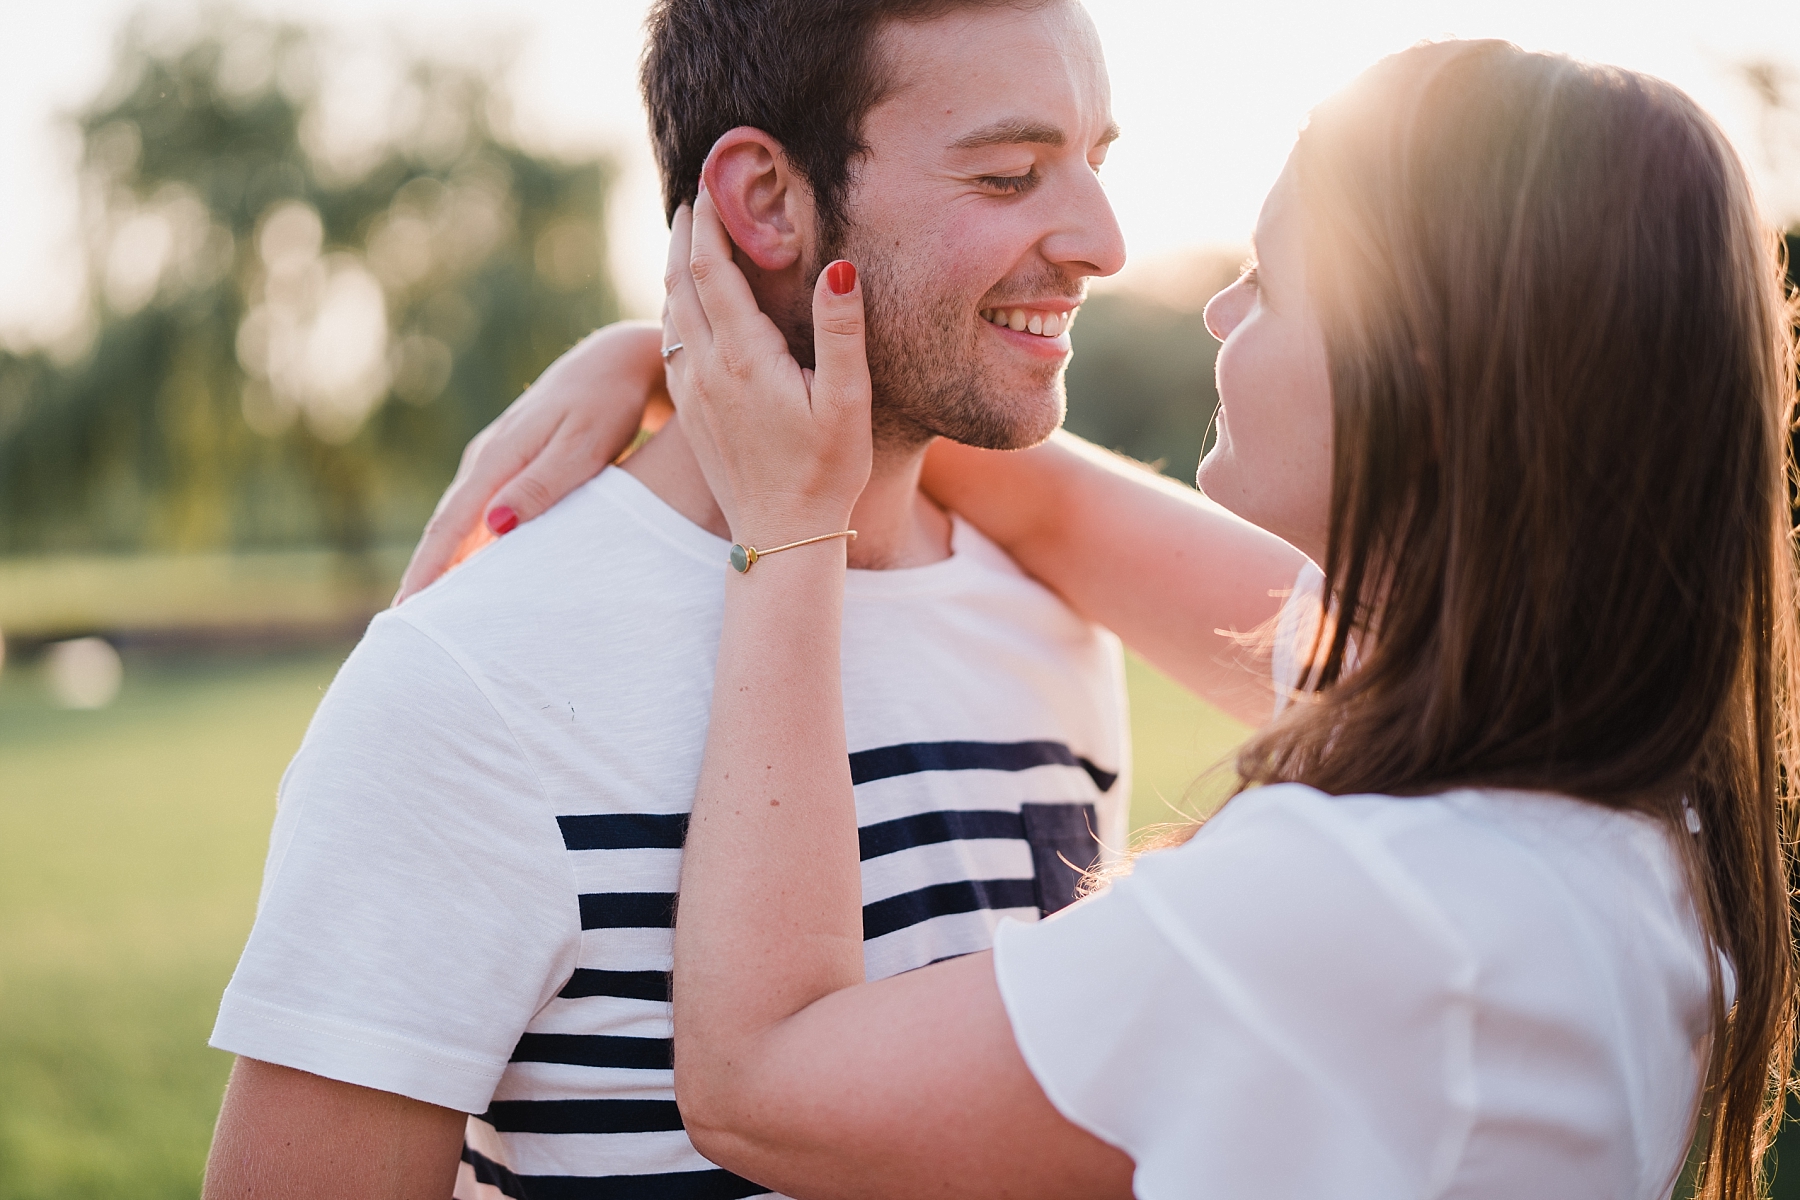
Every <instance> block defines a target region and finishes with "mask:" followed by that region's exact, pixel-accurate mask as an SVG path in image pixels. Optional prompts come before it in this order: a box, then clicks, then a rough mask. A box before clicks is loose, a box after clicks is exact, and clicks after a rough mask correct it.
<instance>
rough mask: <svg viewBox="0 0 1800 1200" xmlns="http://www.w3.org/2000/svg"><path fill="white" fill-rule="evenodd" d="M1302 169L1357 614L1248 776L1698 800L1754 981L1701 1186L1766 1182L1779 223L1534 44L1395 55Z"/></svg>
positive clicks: (1626, 104) (1777, 670)
mask: <svg viewBox="0 0 1800 1200" xmlns="http://www.w3.org/2000/svg"><path fill="white" fill-rule="evenodd" d="M1295 167H1296V170H1297V178H1298V182H1299V188H1300V195H1301V205H1302V211H1303V220H1304V222H1305V229H1306V247H1307V250H1306V252H1307V271H1308V284H1309V287H1310V289H1311V291H1312V294H1313V297H1314V299H1315V301H1316V303H1317V306H1318V309H1319V312H1320V322H1321V326H1322V328H1323V330H1324V334H1325V341H1326V348H1327V354H1328V360H1329V365H1330V376H1331V387H1332V404H1333V429H1332V433H1333V439H1334V440H1333V464H1332V481H1331V492H1332V508H1331V525H1330V534H1329V543H1328V551H1327V554H1326V557H1325V561H1324V563H1322V564H1321V565H1322V567H1323V568H1324V572H1325V577H1326V585H1325V586H1326V595H1327V596H1329V597H1330V598H1331V607H1332V609H1333V611H1335V612H1336V613H1337V614H1339V615H1340V617H1339V619H1338V620H1336V621H1333V622H1330V623H1327V622H1324V621H1321V623H1320V631H1321V633H1320V638H1319V641H1318V644H1317V646H1316V647H1315V649H1314V652H1313V655H1312V661H1311V664H1310V665H1309V667H1308V668H1307V672H1308V675H1307V678H1306V679H1305V680H1303V681H1302V682H1303V683H1304V684H1305V686H1306V687H1307V688H1309V689H1310V690H1313V691H1314V692H1315V693H1316V695H1315V696H1314V698H1313V702H1312V703H1302V704H1297V705H1295V706H1293V708H1291V709H1290V710H1289V712H1288V713H1287V714H1286V715H1285V716H1284V717H1283V718H1282V719H1281V720H1279V721H1277V722H1276V723H1274V724H1273V725H1271V726H1270V727H1268V728H1267V729H1266V730H1265V731H1264V732H1263V733H1261V734H1260V735H1259V736H1257V737H1256V738H1255V739H1253V740H1252V741H1251V742H1250V743H1249V744H1248V746H1247V747H1246V748H1245V749H1244V750H1243V751H1242V753H1241V756H1240V759H1239V763H1238V770H1239V774H1240V776H1241V778H1242V779H1243V781H1244V782H1245V783H1246V784H1256V783H1266V782H1273V781H1278V780H1294V781H1299V782H1302V783H1307V784H1310V785H1312V786H1314V787H1317V788H1319V789H1321V790H1323V791H1326V792H1329V793H1333V794H1346V793H1354V792H1380V793H1388V794H1395V795H1407V794H1421V793H1425V792H1431V791H1439V790H1442V789H1444V788H1446V787H1451V786H1459V785H1489V786H1503V787H1516V788H1529V789H1534V790H1540V791H1549V792H1556V793H1561V794H1566V795H1568V796H1571V797H1578V798H1580V799H1581V800H1583V801H1589V802H1594V803H1599V804H1604V805H1609V806H1613V807H1618V808H1630V809H1635V810H1639V811H1645V812H1649V813H1652V814H1656V815H1658V816H1660V817H1661V818H1663V819H1665V820H1667V821H1669V822H1670V824H1671V827H1672V828H1673V829H1675V830H1676V831H1678V835H1677V840H1678V842H1679V844H1681V845H1683V846H1684V847H1685V848H1686V849H1685V853H1687V855H1688V858H1689V871H1690V876H1691V879H1692V881H1693V884H1692V886H1693V891H1694V893H1695V898H1696V908H1697V910H1698V914H1699V920H1700V922H1701V924H1702V927H1703V928H1704V929H1705V931H1706V932H1707V933H1708V934H1710V935H1711V937H1712V938H1713V940H1714V941H1715V942H1716V944H1717V945H1718V946H1719V947H1720V948H1722V949H1723V951H1724V952H1725V954H1726V955H1727V956H1728V957H1729V960H1730V963H1731V966H1732V968H1733V971H1734V973H1735V976H1736V991H1735V1003H1734V1004H1733V1005H1732V1007H1731V1009H1730V1011H1729V1013H1727V1012H1726V1011H1725V1009H1724V1004H1723V1003H1722V1001H1721V1000H1720V999H1719V997H1721V996H1722V995H1723V993H1722V990H1721V988H1720V985H1719V975H1718V972H1717V969H1716V967H1715V970H1714V996H1715V1036H1714V1038H1713V1048H1712V1062H1711V1066H1710V1070H1709V1075H1708V1080H1707V1085H1708V1086H1707V1100H1706V1114H1705V1124H1704V1126H1703V1128H1704V1130H1705V1162H1704V1165H1703V1168H1702V1173H1701V1193H1700V1194H1702V1195H1704V1196H1707V1197H1727V1198H1730V1200H1750V1198H1751V1197H1754V1196H1755V1195H1757V1194H1758V1192H1759V1189H1760V1186H1761V1162H1762V1157H1763V1153H1764V1151H1765V1150H1766V1149H1767V1147H1768V1144H1769V1142H1770V1140H1771V1139H1772V1137H1773V1135H1774V1131H1775V1128H1776V1125H1777V1123H1778V1122H1779V1118H1780V1111H1781V1102H1782V1099H1783V1097H1784V1095H1785V1090H1786V1087H1787V1083H1788V1079H1789V1074H1790V1071H1791V1064H1792V1060H1793V1051H1794V1045H1793V1040H1794V1019H1795V951H1794V939H1793V934H1792V929H1791V918H1790V909H1789V874H1788V872H1789V853H1790V845H1789V843H1788V830H1789V828H1790V823H1789V819H1788V813H1789V802H1790V790H1791V789H1790V783H1791V781H1792V780H1793V778H1794V775H1793V774H1792V773H1793V771H1794V770H1795V768H1796V762H1797V760H1796V756H1795V716H1796V714H1795V700H1796V693H1797V690H1800V689H1797V688H1796V677H1795V670H1796V662H1797V656H1796V631H1795V624H1796V613H1795V552H1794V538H1793V533H1792V526H1791V517H1790V509H1789V479H1790V470H1789V449H1788V447H1789V429H1790V421H1791V419H1792V406H1793V401H1794V391H1795V375H1794V369H1795V368H1794V352H1793V346H1794V336H1793V317H1794V314H1793V310H1792V309H1791V308H1790V307H1789V306H1788V303H1787V301H1786V298H1785V294H1784V291H1783V284H1782V282H1781V280H1782V271H1781V264H1780V254H1779V251H1778V249H1777V245H1778V243H1777V239H1776V238H1775V236H1774V235H1773V233H1772V231H1771V230H1769V229H1768V228H1766V227H1765V225H1764V224H1763V222H1762V221H1761V219H1760V218H1759V216H1758V213H1757V208H1756V205H1755V202H1754V200H1753V198H1752V194H1751V189H1750V186H1749V184H1748V182H1747V180H1746V176H1745V172H1744V170H1743V167H1742V165H1741V163H1740V162H1739V160H1738V159H1737V157H1736V155H1735V154H1734V152H1733V151H1732V149H1731V147H1730V145H1729V144H1728V143H1727V142H1726V140H1725V138H1724V136H1723V135H1722V134H1721V133H1720V132H1719V130H1718V128H1717V127H1716V126H1715V125H1714V123H1713V122H1712V121H1711V120H1710V119H1709V118H1708V117H1706V115H1705V114H1703V113H1702V112H1701V111H1700V110H1699V109H1698V108H1697V107H1696V106H1695V105H1694V103H1693V102H1692V101H1691V100H1690V99H1688V98H1687V97H1686V96H1685V95H1684V94H1682V93H1681V92H1680V91H1679V90H1677V89H1676V88H1674V87H1672V86H1670V85H1669V84H1666V83H1663V82H1661V81H1658V80H1655V79H1652V78H1649V77H1646V76H1643V75H1639V74H1635V73H1632V72H1629V71H1622V70H1617V69H1613V68H1607V67H1598V66H1592V65H1587V64H1582V63H1577V62H1574V61H1572V60H1569V59H1566V58H1562V57H1557V56H1551V55H1543V54H1527V53H1525V52H1523V51H1521V50H1519V49H1517V48H1516V47H1513V46H1511V45H1508V44H1506V43H1501V42H1446V43H1438V44H1430V45H1422V46H1417V47H1414V48H1412V49H1411V50H1408V51H1405V52H1403V53H1401V54H1398V55H1395V56H1393V57H1392V58H1389V59H1387V60H1385V61H1384V62H1382V63H1381V64H1379V65H1377V66H1376V67H1375V68H1373V69H1371V70H1370V71H1369V72H1368V73H1367V74H1366V75H1365V76H1364V77H1363V78H1362V79H1361V80H1359V81H1358V82H1357V83H1356V84H1355V85H1353V86H1352V87H1351V88H1350V89H1349V90H1348V91H1346V92H1345V93H1343V94H1342V95H1340V96H1338V97H1337V98H1335V99H1333V100H1332V101H1329V102H1327V103H1326V104H1325V105H1323V106H1321V107H1320V108H1319V109H1318V110H1316V111H1315V112H1314V114H1313V117H1312V120H1311V122H1310V123H1309V125H1308V127H1307V129H1306V130H1305V132H1304V133H1303V134H1302V135H1301V139H1300V142H1299V146H1298V148H1297V149H1296V151H1295ZM1352 645H1354V646H1355V647H1356V666H1355V669H1354V670H1351V671H1346V670H1345V669H1344V668H1345V656H1346V653H1347V652H1348V651H1349V649H1350V647H1351V646H1352ZM1280 682H1283V683H1286V682H1289V681H1285V680H1284V681H1280ZM1684 803H1688V804H1691V805H1692V806H1693V808H1694V810H1695V811H1696V813H1697V815H1698V817H1699V820H1700V832H1699V834H1698V836H1695V837H1690V836H1689V835H1688V834H1687V832H1686V826H1685V824H1684V823H1683V821H1684V814H1683V812H1682V805H1683V804H1684Z"/></svg>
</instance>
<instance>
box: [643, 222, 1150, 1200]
mask: <svg viewBox="0 0 1800 1200" xmlns="http://www.w3.org/2000/svg"><path fill="white" fill-rule="evenodd" d="M697 209H698V211H697V213H696V214H695V215H694V216H693V217H691V218H690V216H689V215H688V213H687V211H686V210H685V209H684V210H683V211H682V212H681V213H679V214H678V216H677V219H676V225H675V235H676V236H675V243H674V245H673V247H672V248H671V256H672V258H673V259H674V262H675V265H676V266H677V268H678V270H676V271H675V272H673V274H674V275H675V276H676V286H675V289H674V291H673V292H672V294H671V296H670V316H671V319H672V320H673V321H674V323H675V326H676V330H677V336H678V340H679V341H680V342H681V343H682V344H683V345H684V347H685V349H684V351H683V352H682V353H681V354H680V355H678V356H677V358H676V360H675V363H674V367H673V370H672V380H671V382H672V389H673V391H674V394H675V397H676V402H677V407H678V409H679V410H680V412H681V415H682V425H683V428H684V430H685V431H686V432H687V436H688V438H689V439H690V441H691V442H692V444H693V445H694V450H695V454H696V456H697V457H698V458H699V460H700V463H701V466H702V469H703V470H705V472H706V475H707V479H708V482H709V483H710V484H711V485H712V487H713V491H714V495H715V497H716V498H717V499H718V501H719V504H720V507H721V509H722V510H723V511H724V513H725V515H726V519H727V521H728V522H729V523H730V525H731V529H732V534H733V536H734V537H737V538H738V539H739V540H740V541H742V542H745V543H748V544H753V545H758V546H769V545H774V544H780V543H782V542H786V541H789V540H793V539H797V538H802V537H809V536H812V535H816V534H821V533H828V532H834V531H836V530H840V529H842V528H843V525H842V522H843V521H845V520H847V519H848V516H849V513H850V510H851V508H852V506H853V504H854V503H855V500H856V497H857V495H858V493H859V492H860V491H861V488H862V484H863V482H864V481H865V480H866V478H867V476H868V470H869V454H870V449H869V427H868V397H869V385H868V371H867V366H866V362H865V359H864V356H863V344H862V329H863V327H862V294H861V289H860V287H858V286H857V285H856V282H855V276H854V270H853V269H850V268H848V264H833V266H832V267H830V268H828V269H827V271H826V272H825V274H824V275H823V276H822V277H821V279H820V281H819V283H818V284H817V286H816V287H815V292H814V297H813V306H814V320H815V332H816V337H815V353H816V356H817V361H818V373H817V375H816V376H815V377H813V378H811V379H808V378H807V377H806V376H805V375H804V374H803V373H802V372H801V370H800V369H799V367H798V366H797V365H795V364H794V361H793V360H792V359H791V358H790V357H788V354H787V348H786V343H785V341H784V340H783V339H782V337H781V335H780V333H779V332H778V331H777V330H776V329H775V327H774V326H773V325H772V324H771V323H769V322H768V320H767V319H766V318H765V317H763V315H762V314H761V313H760V312H758V311H757V310H756V305H755V301H754V298H753V297H752V295H751V293H750V290H749V287H748V285H747V284H746V283H745V281H744V279H743V276H742V275H741V274H739V273H738V271H737V269H736V268H735V266H733V264H732V261H731V254H730V247H729V243H728V242H727V240H726V237H725V233H724V229H723V227H722V226H721V225H720V223H719V221H718V219H717V217H716V215H715V214H714V213H713V212H712V206H711V201H710V198H709V197H708V196H707V194H706V193H705V192H702V193H701V196H700V199H699V201H698V204H697ZM690 230H691V231H692V234H691V236H692V239H693V250H692V254H691V260H690V259H689V258H688V257H687V255H686V254H685V253H684V252H685V251H686V249H687V240H688V238H689V236H690ZM690 261H691V264H692V266H691V275H690V274H689V270H688V264H689V262H690ZM832 281H835V282H832ZM835 287H842V291H841V292H839V291H837V290H835ZM844 571H845V553H844V543H843V541H842V540H832V541H827V542H822V543H818V544H815V545H811V546H807V547H805V548H804V549H798V550H793V551H789V552H786V553H782V554H779V555H774V556H771V557H770V558H769V559H767V560H766V561H764V562H759V563H757V564H755V565H754V566H753V567H752V568H751V569H750V570H749V571H747V572H745V573H743V574H741V575H736V574H734V575H730V576H729V577H728V580H727V585H726V595H725V619H724V628H723V631H722V634H721V639H720V645H719V664H718V673H717V675H716V677H715V680H714V690H713V709H712V720H711V724H710V726H709V729H708V735H707V745H706V756H705V760H704V763H703V765H702V768H701V775H700V782H699V787H698V789H697V792H696V795H695V799H694V808H693V814H692V817H691V819H690V822H689V827H688V834H687V840H686V845H685V848H684V853H683V860H682V875H681V902H680V906H679V909H678V912H677V921H676V927H675V962H674V968H675V969H674V999H675V1092H676V1099H677V1100H678V1101H679V1103H680V1105H681V1111H682V1118H683V1122H684V1124H685V1126H686V1128H687V1130H688V1134H689V1136H690V1137H691V1138H692V1139H693V1142H694V1145H695V1146H696V1148H698V1149H699V1150H700V1151H701V1153H703V1154H705V1155H706V1156H707V1157H708V1158H711V1159H712V1160H713V1161H715V1162H717V1163H719V1164H720V1165H722V1166H725V1167H727V1168H729V1169H731V1170H734V1171H736V1172H738V1173H740V1174H743V1175H746V1176H748V1177H749V1178H752V1179H755V1180H757V1181H758V1182H760V1183H763V1184H765V1185H768V1186H772V1187H776V1188H779V1189H780V1190H782V1191H784V1192H787V1193H789V1194H793V1195H803V1196H809V1197H826V1196H857V1197H895V1198H896V1200H898V1198H901V1197H905V1198H906V1200H916V1198H917V1197H919V1196H925V1195H930V1196H938V1197H968V1198H970V1200H976V1198H980V1200H993V1198H994V1197H1006V1196H1016V1197H1021V1198H1023V1197H1031V1198H1033V1200H1039V1198H1051V1197H1063V1196H1067V1197H1070V1198H1071V1200H1073V1198H1076V1197H1080V1198H1082V1200H1095V1198H1098V1197H1125V1196H1129V1195H1130V1190H1131V1189H1130V1179H1131V1163H1130V1160H1129V1159H1127V1158H1126V1157H1125V1156H1124V1155H1123V1154H1121V1153H1120V1152H1119V1151H1117V1150H1115V1149H1112V1148H1110V1147H1108V1146H1106V1145H1105V1144H1104V1143H1102V1142H1100V1141H1099V1140H1097V1139H1096V1138H1094V1137H1092V1136H1091V1135H1089V1134H1087V1133H1085V1132H1083V1131H1082V1130H1080V1129H1078V1128H1076V1127H1075V1126H1073V1125H1071V1124H1070V1123H1069V1122H1067V1121H1066V1120H1064V1119H1063V1118H1062V1117H1061V1116H1060V1115H1058V1114H1057V1112H1056V1111H1055V1109H1054V1108H1053V1107H1052V1106H1051V1105H1050V1103H1049V1101H1048V1100H1047V1099H1046V1098H1045V1096H1044V1093H1043V1091H1042V1090H1041V1089H1040V1088H1039V1087H1038V1086H1037V1084H1036V1082H1035V1081H1034V1080H1033V1079H1032V1076H1031V1073H1030V1071H1029V1070H1028V1069H1027V1068H1026V1066H1025V1063H1024V1061H1023V1059H1022V1058H1021V1056H1020V1054H1019V1051H1018V1047H1017V1045H1016V1043H1015V1042H1014V1040H1013V1037H1012V1032H1011V1027H1010V1025H1009V1023H1008V1021H1007V1017H1006V1013H1005V1010H1004V1008H1003V1007H1002V1005H1001V1002H1000V996H999V991H998V987H997V985H996V983H995V980H994V973H993V967H992V961H991V956H990V955H986V954H982V955H975V956H970V957H968V958H964V959H959V960H956V961H954V962H949V963H942V964H938V965H937V966H934V967H927V968H925V969H923V970H919V971H913V972H909V973H907V974H906V975H903V976H900V977H897V978H894V979H890V980H886V981H883V982H881V983H876V984H869V983H865V982H863V978H864V977H863V939H862V884H861V872H860V864H859V857H860V856H859V853H858V847H857V821H856V805H855V800H854V797H853V794H852V791H851V782H850V772H849V761H848V755H847V752H846V744H845V736H844V720H843V707H842V699H841V696H840V675H839V671H840V641H839V639H840V636H841V630H842V615H843V589H844Z"/></svg>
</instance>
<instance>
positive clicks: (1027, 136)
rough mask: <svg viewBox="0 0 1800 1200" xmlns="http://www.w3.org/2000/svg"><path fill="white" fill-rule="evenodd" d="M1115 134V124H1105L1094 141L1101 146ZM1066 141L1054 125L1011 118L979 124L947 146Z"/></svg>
mask: <svg viewBox="0 0 1800 1200" xmlns="http://www.w3.org/2000/svg"><path fill="white" fill-rule="evenodd" d="M1118 136H1119V127H1118V125H1117V124H1108V125H1107V127H1106V129H1105V131H1104V132H1103V133H1101V135H1100V137H1099V138H1098V140H1097V141H1096V144H1097V145H1102V146H1104V145H1106V144H1108V143H1110V142H1113V141H1115V140H1117V138H1118ZM1068 140H1069V139H1068V137H1067V136H1066V135H1064V133H1063V131H1062V130H1060V129H1058V128H1057V127H1056V126H1054V125H1046V124H1044V123H1043V122H1041V121H1027V120H1023V119H1020V118H1011V119H1008V120H1004V121H995V122H994V123H993V124H992V125H983V126H982V127H981V128H980V129H977V130H975V131H974V132H972V133H965V134H964V135H963V136H961V137H959V138H957V139H956V140H955V141H954V142H951V143H950V148H951V149H952V150H981V149H984V148H985V147H988V146H1021V145H1036V146H1061V145H1064V144H1065V143H1066V142H1067V141H1068Z"/></svg>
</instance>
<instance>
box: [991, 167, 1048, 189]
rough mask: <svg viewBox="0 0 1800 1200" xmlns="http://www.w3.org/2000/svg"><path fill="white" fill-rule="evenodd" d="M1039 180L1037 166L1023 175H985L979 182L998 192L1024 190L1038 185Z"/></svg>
mask: <svg viewBox="0 0 1800 1200" xmlns="http://www.w3.org/2000/svg"><path fill="white" fill-rule="evenodd" d="M1037 181H1038V173H1037V168H1036V167H1033V168H1032V169H1031V170H1029V171H1027V172H1025V174H1023V175H983V176H982V177H981V179H980V181H979V182H980V183H981V185H982V186H983V187H990V188H993V189H994V190H995V191H997V192H1023V191H1028V190H1030V189H1031V188H1033V187H1036V186H1037Z"/></svg>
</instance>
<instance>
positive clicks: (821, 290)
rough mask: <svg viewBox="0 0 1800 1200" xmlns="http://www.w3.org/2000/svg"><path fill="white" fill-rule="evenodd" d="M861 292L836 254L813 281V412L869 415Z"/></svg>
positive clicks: (850, 268)
mask: <svg viewBox="0 0 1800 1200" xmlns="http://www.w3.org/2000/svg"><path fill="white" fill-rule="evenodd" d="M863 329H864V326H863V294H862V286H861V282H860V281H859V280H858V279H857V277H856V265H855V264H854V263H851V262H849V261H848V260H846V259H841V258H840V259H838V260H837V261H836V262H834V263H832V264H831V265H830V266H828V267H826V268H825V269H824V270H823V271H821V272H819V278H818V281H817V282H815V283H814V284H813V361H814V363H815V364H816V366H815V368H814V371H813V378H812V386H811V389H810V395H811V399H812V407H813V412H814V413H815V414H816V415H819V416H824V415H826V414H825V412H823V411H821V405H824V406H827V407H829V408H831V409H835V410H837V413H838V415H841V416H849V417H853V418H858V417H859V418H860V419H861V420H862V421H863V422H864V423H866V422H867V420H868V416H867V414H868V411H869V356H868V349H867V346H866V345H865V343H864V340H863Z"/></svg>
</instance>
